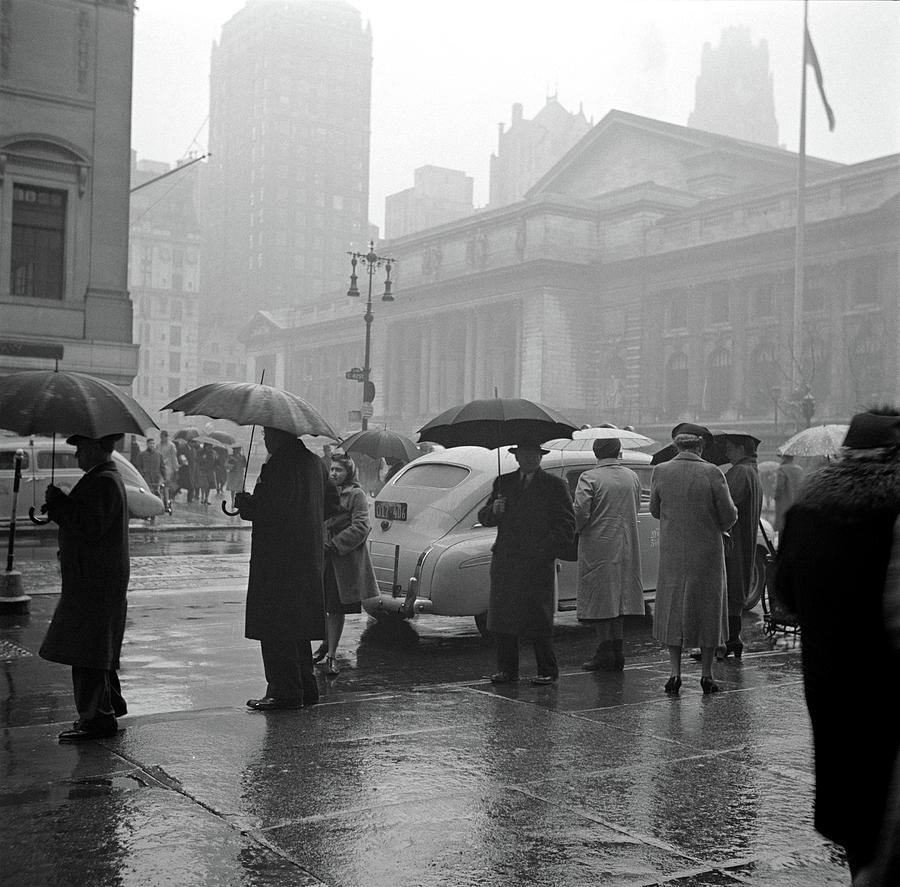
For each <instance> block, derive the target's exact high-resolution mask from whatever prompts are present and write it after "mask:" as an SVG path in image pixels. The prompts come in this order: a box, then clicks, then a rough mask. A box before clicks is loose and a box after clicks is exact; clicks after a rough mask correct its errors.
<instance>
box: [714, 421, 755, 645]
mask: <svg viewBox="0 0 900 887" xmlns="http://www.w3.org/2000/svg"><path fill="white" fill-rule="evenodd" d="M756 446H757V441H756V438H754V437H751V436H750V435H735V436H734V437H726V438H725V457H726V458H727V459H728V461H729V462H730V463H731V468H729V469H728V471H726V472H725V482H726V483H727V484H728V492H729V493H731V499H732V501H733V502H734V505H735V508H737V513H738V517H737V521H735V524H734V526H733V527H732V528H731V531H730V533H731V544H730V545H729V546H726V548H725V575H726V577H727V583H728V637H727V639H726V641H725V646H724V648H722V647H720V648H719V649H718V651H717V655H718V656H719V658H720V659H724V658H725V657H727V656H728V655H729V654H732V655H733V656H734V657H735V659H740V658H741V656H742V655H743V652H744V642H743V640H742V638H741V619H742V617H743V613H744V601H745V600H746V599H747V595H748V593H749V591H750V584H751V583H752V582H753V561H754V558H755V557H756V533H757V527H758V526H759V516H760V514H761V513H762V498H763V496H762V484H761V483H760V481H759V468H758V467H757V463H756Z"/></svg>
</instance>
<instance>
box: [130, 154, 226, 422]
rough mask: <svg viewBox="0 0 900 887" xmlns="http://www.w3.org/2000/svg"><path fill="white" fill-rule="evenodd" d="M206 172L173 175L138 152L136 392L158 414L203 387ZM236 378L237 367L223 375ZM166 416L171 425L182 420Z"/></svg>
mask: <svg viewBox="0 0 900 887" xmlns="http://www.w3.org/2000/svg"><path fill="white" fill-rule="evenodd" d="M176 169H177V168H176ZM203 171H204V167H203V165H202V164H200V163H193V164H191V165H190V166H185V168H184V169H183V170H181V171H173V170H171V169H170V167H169V164H168V163H157V162H155V161H152V160H138V159H137V155H136V153H135V152H132V166H131V182H132V192H131V225H130V229H129V247H130V254H131V257H130V260H129V263H128V283H129V287H128V288H129V291H130V292H131V300H132V302H133V303H134V341H135V342H137V343H138V344H139V345H140V347H141V352H140V362H139V365H138V373H137V376H136V377H135V379H134V383H133V386H132V392H133V394H134V396H135V397H136V398H137V399H138V401H139V402H140V403H141V405H142V406H143V407H144V408H145V409H146V410H147V412H149V413H150V414H151V415H155V414H156V413H157V412H159V409H160V407H162V405H163V404H165V403H168V402H169V401H170V400H172V399H173V398H175V397H178V395H179V394H183V393H184V392H185V391H188V390H189V389H191V388H196V387H197V379H198V366H197V346H198V320H199V301H200V223H199V221H198V218H197V203H198V197H199V194H200V181H201V176H202V174H203ZM223 369H224V368H223ZM236 374H237V371H236V370H235V369H232V370H231V372H223V373H222V376H221V378H227V379H233V378H235V376H236ZM241 377H243V373H242V374H241ZM163 418H164V419H167V420H168V421H169V423H170V424H172V423H173V420H174V422H175V423H177V422H178V421H179V420H180V419H181V416H180V414H179V415H176V416H170V415H168V414H167V415H166V416H164V417H163ZM157 421H158V422H160V420H159V419H157ZM161 424H162V423H161ZM185 424H194V420H193V419H191V420H190V421H188V422H186V423H185ZM173 427H174V426H173Z"/></svg>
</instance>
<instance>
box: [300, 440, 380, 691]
mask: <svg viewBox="0 0 900 887" xmlns="http://www.w3.org/2000/svg"><path fill="white" fill-rule="evenodd" d="M331 480H332V481H333V482H334V484H335V486H336V487H337V488H338V490H339V492H340V494H341V509H340V511H339V512H338V513H337V514H335V515H334V516H332V517H330V518H329V519H328V520H327V521H325V612H326V634H325V638H326V640H325V643H324V644H322V646H321V647H319V649H318V650H317V651H316V654H315V656H314V657H313V658H314V659H315V661H316V662H321V661H322V660H323V659H324V660H325V661H324V665H323V667H324V670H325V674H327V675H336V674H337V673H338V670H339V669H338V666H337V658H336V657H337V647H338V643H339V642H340V639H341V634H342V633H343V631H344V616H345V615H346V614H347V613H359V612H361V611H362V606H361V601H363V600H365V599H366V598H370V597H374V596H375V595H376V594H378V584H377V582H376V580H375V570H374V569H373V568H372V561H371V560H370V559H369V550H368V547H367V546H366V540H367V539H368V537H369V503H368V500H367V498H366V494H365V491H364V490H363V488H362V487H361V486H360V485H359V482H358V481H357V470H356V464H355V463H354V462H353V460H352V459H351V458H350V457H349V456H346V455H342V454H337V455H333V456H332V457H331Z"/></svg>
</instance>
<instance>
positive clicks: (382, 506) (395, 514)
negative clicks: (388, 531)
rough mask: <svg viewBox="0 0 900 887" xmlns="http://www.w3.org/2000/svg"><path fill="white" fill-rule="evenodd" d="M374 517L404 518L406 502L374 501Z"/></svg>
mask: <svg viewBox="0 0 900 887" xmlns="http://www.w3.org/2000/svg"><path fill="white" fill-rule="evenodd" d="M375 517H377V518H379V519H381V520H406V503H405V502H378V501H376V502H375Z"/></svg>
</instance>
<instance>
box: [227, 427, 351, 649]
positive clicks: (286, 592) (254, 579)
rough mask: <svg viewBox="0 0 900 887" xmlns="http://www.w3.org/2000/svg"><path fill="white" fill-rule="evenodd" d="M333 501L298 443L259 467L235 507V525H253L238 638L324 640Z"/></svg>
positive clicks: (317, 466) (319, 467)
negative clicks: (328, 519) (328, 529)
mask: <svg viewBox="0 0 900 887" xmlns="http://www.w3.org/2000/svg"><path fill="white" fill-rule="evenodd" d="M339 498H340V497H339V496H338V491H337V489H336V487H335V486H334V484H333V483H331V480H330V479H329V477H328V471H327V469H326V468H325V463H324V462H323V461H322V460H321V459H320V458H319V457H318V456H316V455H315V454H314V453H311V452H310V451H309V450H308V449H307V448H306V446H305V445H304V444H303V443H302V442H301V441H299V440H291V441H289V442H288V443H286V444H284V445H283V446H282V447H280V448H279V449H278V450H276V451H275V452H274V453H273V454H272V455H271V456H270V457H269V459H268V460H267V461H266V463H265V464H264V465H263V467H262V469H261V471H260V473H259V480H258V481H257V483H256V486H255V487H254V489H253V494H252V495H250V496H248V497H246V498H245V499H244V501H243V502H242V503H241V506H240V513H241V517H242V518H243V519H244V520H249V521H252V522H253V536H252V541H251V546H250V578H249V581H248V586H247V613H246V622H245V628H244V635H245V637H248V638H255V639H256V640H260V641H263V640H265V641H270V640H271V641H289V640H321V639H322V638H323V637H325V600H324V590H323V585H322V570H323V568H324V557H325V549H324V545H325V541H324V527H325V518H326V517H330V516H331V514H333V513H334V511H335V510H336V509H337V508H338V507H339Z"/></svg>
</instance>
